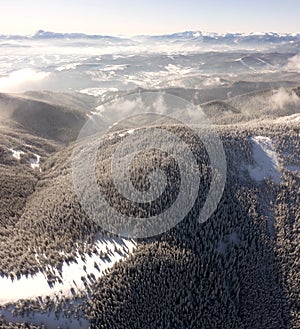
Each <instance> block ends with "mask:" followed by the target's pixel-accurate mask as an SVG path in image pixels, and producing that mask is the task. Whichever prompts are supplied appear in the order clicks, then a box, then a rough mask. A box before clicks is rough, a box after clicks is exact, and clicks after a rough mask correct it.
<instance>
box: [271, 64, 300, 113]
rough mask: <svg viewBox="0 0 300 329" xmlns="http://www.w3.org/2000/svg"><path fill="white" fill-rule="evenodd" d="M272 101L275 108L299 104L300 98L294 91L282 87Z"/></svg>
mask: <svg viewBox="0 0 300 329" xmlns="http://www.w3.org/2000/svg"><path fill="white" fill-rule="evenodd" d="M299 64H300V63H299ZM299 69H300V67H299ZM270 103H271V106H272V107H273V108H274V109H283V108H285V107H287V106H297V105H298V106H299V105H300V99H299V98H298V96H297V95H296V94H295V93H294V92H293V91H288V90H286V89H284V88H280V89H279V90H278V91H276V93H274V94H273V95H272V96H271V99H270Z"/></svg>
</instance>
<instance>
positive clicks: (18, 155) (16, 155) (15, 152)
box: [9, 149, 25, 160]
mask: <svg viewBox="0 0 300 329" xmlns="http://www.w3.org/2000/svg"><path fill="white" fill-rule="evenodd" d="M9 150H10V151H11V152H12V154H13V157H14V158H15V159H17V160H20V159H21V155H22V154H25V153H24V152H23V151H21V150H14V149H9Z"/></svg>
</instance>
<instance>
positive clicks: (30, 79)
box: [0, 68, 50, 93]
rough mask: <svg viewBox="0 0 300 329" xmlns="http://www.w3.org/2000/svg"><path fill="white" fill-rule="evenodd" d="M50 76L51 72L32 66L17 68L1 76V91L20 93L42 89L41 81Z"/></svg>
mask: <svg viewBox="0 0 300 329" xmlns="http://www.w3.org/2000/svg"><path fill="white" fill-rule="evenodd" d="M49 76H50V73H49V72H40V71H36V70H34V69H30V68H24V69H21V70H16V71H13V72H12V73H10V74H9V75H8V76H6V77H2V78H0V92H7V93H18V92H25V91H27V90H33V89H42V88H41V81H43V80H45V79H47V78H48V77H49Z"/></svg>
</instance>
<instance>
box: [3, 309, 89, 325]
mask: <svg viewBox="0 0 300 329" xmlns="http://www.w3.org/2000/svg"><path fill="white" fill-rule="evenodd" d="M12 311H13V308H12V307H9V309H8V310H4V311H0V314H2V315H3V317H4V319H5V321H6V322H11V323H24V321H26V323H29V324H31V323H32V324H34V325H36V326H42V325H44V326H46V328H47V329H57V328H63V329H67V328H70V329H87V328H88V327H89V322H88V321H87V320H85V319H79V320H77V319H75V318H74V317H73V316H70V317H69V318H66V317H65V316H64V315H63V314H60V315H58V316H56V315H55V311H51V312H45V313H41V312H32V313H31V314H29V315H26V317H24V318H23V317H22V316H14V315H13V314H12Z"/></svg>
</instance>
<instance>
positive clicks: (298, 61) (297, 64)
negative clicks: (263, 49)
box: [285, 54, 300, 72]
mask: <svg viewBox="0 0 300 329" xmlns="http://www.w3.org/2000/svg"><path fill="white" fill-rule="evenodd" d="M285 68H286V70H288V71H296V72H300V54H298V55H295V56H293V57H292V58H290V59H289V61H288V64H287V65H286V67H285Z"/></svg>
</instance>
